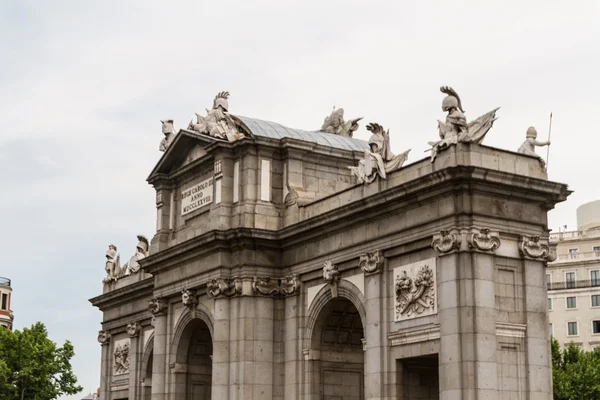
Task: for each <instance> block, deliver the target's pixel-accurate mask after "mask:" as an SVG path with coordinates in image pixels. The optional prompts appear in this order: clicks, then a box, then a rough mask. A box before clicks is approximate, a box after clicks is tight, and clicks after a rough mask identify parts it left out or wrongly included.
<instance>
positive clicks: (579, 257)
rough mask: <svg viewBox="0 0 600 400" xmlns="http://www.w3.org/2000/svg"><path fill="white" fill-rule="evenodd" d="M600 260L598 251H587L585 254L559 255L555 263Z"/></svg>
mask: <svg viewBox="0 0 600 400" xmlns="http://www.w3.org/2000/svg"><path fill="white" fill-rule="evenodd" d="M597 259H600V251H589V252H586V253H568V254H560V255H559V256H558V257H557V258H556V261H560V262H566V261H585V260H597Z"/></svg>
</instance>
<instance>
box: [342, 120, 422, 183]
mask: <svg viewBox="0 0 600 400" xmlns="http://www.w3.org/2000/svg"><path fill="white" fill-rule="evenodd" d="M367 130H368V131H370V132H372V133H373V134H372V135H371V138H370V139H369V148H370V150H365V157H364V158H363V159H362V160H360V161H359V162H358V166H356V167H348V168H350V171H351V172H352V174H353V175H354V176H356V178H357V179H358V182H359V183H363V182H364V183H371V182H373V181H374V180H375V178H376V177H377V176H379V177H381V178H382V179H386V177H387V174H388V173H390V172H392V171H394V170H396V169H398V168H400V167H402V165H403V164H404V162H405V161H406V159H407V158H408V153H409V152H410V150H407V151H405V152H404V153H402V154H399V155H397V156H396V155H394V154H393V153H392V151H391V149H390V131H389V130H388V131H385V130H384V129H383V126H381V125H379V124H376V123H370V124H369V125H367Z"/></svg>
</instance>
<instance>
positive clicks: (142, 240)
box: [123, 235, 150, 274]
mask: <svg viewBox="0 0 600 400" xmlns="http://www.w3.org/2000/svg"><path fill="white" fill-rule="evenodd" d="M137 239H138V244H137V246H136V247H135V254H134V255H133V256H132V257H131V258H130V259H129V263H125V265H123V268H125V269H127V268H128V267H129V273H130V274H135V273H136V272H139V270H140V268H141V266H140V264H139V263H138V261H139V260H142V259H144V258H146V257H148V249H149V247H150V245H149V243H148V239H146V237H145V236H144V235H138V236H137Z"/></svg>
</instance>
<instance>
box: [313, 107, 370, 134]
mask: <svg viewBox="0 0 600 400" xmlns="http://www.w3.org/2000/svg"><path fill="white" fill-rule="evenodd" d="M361 119H362V117H361V118H355V119H351V120H350V121H347V122H346V121H344V109H343V108H340V109H337V110H336V109H335V107H334V108H333V111H332V112H331V115H330V116H328V117H325V121H323V125H322V126H321V132H327V133H333V134H335V135H340V136H344V137H352V135H353V134H354V131H356V130H357V129H358V121H360V120H361Z"/></svg>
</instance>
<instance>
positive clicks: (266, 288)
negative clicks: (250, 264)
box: [252, 274, 300, 297]
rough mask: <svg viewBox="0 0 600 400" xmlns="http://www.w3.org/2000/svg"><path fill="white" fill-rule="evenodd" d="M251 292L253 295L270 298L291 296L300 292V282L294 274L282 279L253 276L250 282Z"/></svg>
mask: <svg viewBox="0 0 600 400" xmlns="http://www.w3.org/2000/svg"><path fill="white" fill-rule="evenodd" d="M252 291H253V292H254V293H255V294H259V295H263V296H271V297H285V296H293V295H295V294H298V292H299V291H300V280H299V279H298V275H296V274H294V275H289V276H285V277H283V278H271V277H258V276H255V277H254V279H253V281H252Z"/></svg>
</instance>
